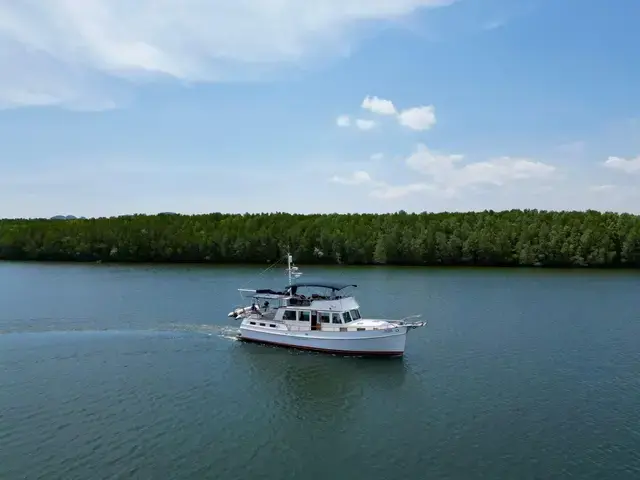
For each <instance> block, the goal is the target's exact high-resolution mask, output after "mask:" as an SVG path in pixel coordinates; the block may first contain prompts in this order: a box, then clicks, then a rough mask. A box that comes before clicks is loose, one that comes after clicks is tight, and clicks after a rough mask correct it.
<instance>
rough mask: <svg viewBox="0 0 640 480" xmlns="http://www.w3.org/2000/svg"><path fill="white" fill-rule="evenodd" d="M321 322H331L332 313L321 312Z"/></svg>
mask: <svg viewBox="0 0 640 480" xmlns="http://www.w3.org/2000/svg"><path fill="white" fill-rule="evenodd" d="M320 322H322V323H331V314H329V313H321V314H320Z"/></svg>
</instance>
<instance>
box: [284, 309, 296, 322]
mask: <svg viewBox="0 0 640 480" xmlns="http://www.w3.org/2000/svg"><path fill="white" fill-rule="evenodd" d="M282 318H283V319H284V320H295V319H296V311H295V310H285V311H284V315H283V316H282Z"/></svg>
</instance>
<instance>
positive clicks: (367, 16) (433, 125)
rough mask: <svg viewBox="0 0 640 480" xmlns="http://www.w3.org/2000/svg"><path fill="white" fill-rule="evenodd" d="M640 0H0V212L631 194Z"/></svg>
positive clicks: (513, 202) (427, 206)
mask: <svg viewBox="0 0 640 480" xmlns="http://www.w3.org/2000/svg"><path fill="white" fill-rule="evenodd" d="M638 18H640V2H638V1H637V0H616V1H615V2H614V1H611V2H601V1H596V0H581V1H578V0H509V1H507V0H458V1H450V0H375V1H374V0H316V1H315V2H308V1H302V0H282V1H279V2H274V1H273V0H234V1H233V2H226V1H214V0H164V1H162V2H159V1H157V0H139V1H137V2H130V1H124V0H83V1H80V0H77V1H76V0H49V1H47V2H41V1H36V0H32V1H27V0H24V1H22V2H11V3H10V2H0V63H1V64H2V75H0V144H1V145H2V150H1V155H0V167H1V170H0V217H24V216H27V217H30V216H52V215H56V214H75V215H84V216H104V215H118V214H127V213H137V212H139V213H156V212H162V211H174V212H182V213H201V212H211V211H223V212H246V211H249V212H261V211H290V212H302V213H309V212H386V211H397V210H399V209H404V210H407V211H424V210H426V211H442V210H448V211H460V210H482V209H485V208H488V209H495V210H502V209H510V208H540V209H579V210H582V209H587V208H593V209H598V210H614V211H629V212H634V213H640V201H639V200H640V189H638V188H637V187H638V186H639V185H640V61H639V60H638V53H637V49H638V46H639V45H640V30H639V29H638V28H637V19H638Z"/></svg>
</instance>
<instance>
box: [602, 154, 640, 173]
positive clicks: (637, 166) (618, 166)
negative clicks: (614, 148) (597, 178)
mask: <svg viewBox="0 0 640 480" xmlns="http://www.w3.org/2000/svg"><path fill="white" fill-rule="evenodd" d="M604 166H605V167H607V168H610V169H612V170H618V171H620V172H623V173H638V174H640V155H638V156H637V157H636V158H629V159H626V158H621V157H609V158H607V160H605V162H604Z"/></svg>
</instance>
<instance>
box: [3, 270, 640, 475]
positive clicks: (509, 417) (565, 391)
mask: <svg viewBox="0 0 640 480" xmlns="http://www.w3.org/2000/svg"><path fill="white" fill-rule="evenodd" d="M260 271H261V268H258V267H206V266H184V265H176V266H147V265H143V266H141V265H138V266H128V265H95V264H45V263H11V262H5V263H0V305H1V309H0V478H2V479H3V480H5V479H6V480H12V479H23V478H25V479H64V480H71V479H88V478H91V479H115V478H136V479H156V478H167V479H169V478H170V479H176V480H181V479H219V480H227V479H229V480H231V479H252V480H258V479H274V480H275V479H289V478H291V479H293V478H304V479H305V480H315V479H322V480H327V479H329V478H337V479H345V480H359V479H363V480H375V479H396V478H398V479H420V480H422V479H462V480H471V479H481V478H483V479H484V478H486V479H498V478H514V479H515V478H517V479H519V480H520V479H545V480H546V479H554V478H558V479H564V478H580V479H598V480H605V479H616V480H622V479H637V478H640V427H639V425H640V274H638V273H637V272H619V271H586V270H581V271H578V270H575V271H569V270H537V269H490V268H486V269H483V268H466V269H465V268H391V267H379V268H355V267H351V268H338V267H332V268H326V267H325V268H320V267H317V268H303V271H304V272H305V274H306V275H307V276H309V277H313V278H324V279H330V280H341V281H348V282H353V283H356V284H358V288H357V289H356V291H355V292H356V294H357V298H358V301H359V302H360V304H361V310H362V313H363V314H364V315H365V316H373V317H385V316H391V317H394V318H399V317H403V316H406V315H412V314H422V316H423V319H426V320H427V321H428V325H427V326H426V327H425V328H421V329H417V330H413V331H411V332H409V338H408V341H407V351H406V354H405V356H404V357H403V358H400V359H367V358H352V357H340V356H333V355H327V354H317V353H309V352H298V351H294V350H288V349H283V348H278V347H267V346H261V345H252V344H243V343H241V342H238V341H236V340H235V339H234V331H235V329H237V322H235V321H234V320H232V319H229V318H227V313H228V312H229V311H230V310H232V309H233V308H234V307H235V306H238V305H240V304H241V302H240V297H239V294H238V292H237V289H238V288H241V287H249V288H251V287H259V288H281V287H283V286H284V285H285V283H286V277H285V275H284V273H283V270H282V269H280V270H271V271H268V272H267V273H265V274H263V275H262V276H260V275H259V273H260Z"/></svg>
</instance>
